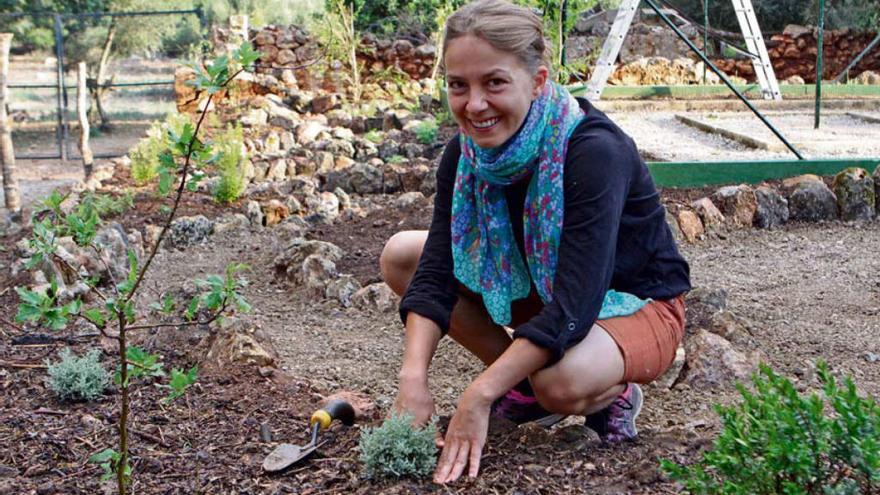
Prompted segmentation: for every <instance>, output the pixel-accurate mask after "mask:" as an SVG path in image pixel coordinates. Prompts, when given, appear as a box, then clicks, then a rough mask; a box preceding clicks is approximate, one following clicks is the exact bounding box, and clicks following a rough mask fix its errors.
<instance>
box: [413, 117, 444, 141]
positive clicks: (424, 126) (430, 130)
mask: <svg viewBox="0 0 880 495" xmlns="http://www.w3.org/2000/svg"><path fill="white" fill-rule="evenodd" d="M438 130H439V126H438V125H437V121H436V120H434V119H427V120H423V121H421V122H419V124H418V125H417V126H416V127H415V128H414V129H413V131H414V132H415V133H416V139H418V141H419V142H420V143H422V144H433V143H434V141H436V140H437V131H438Z"/></svg>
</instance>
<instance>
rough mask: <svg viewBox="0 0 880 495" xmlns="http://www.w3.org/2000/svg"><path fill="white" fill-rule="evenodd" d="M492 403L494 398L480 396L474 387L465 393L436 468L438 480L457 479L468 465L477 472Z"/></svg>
mask: <svg viewBox="0 0 880 495" xmlns="http://www.w3.org/2000/svg"><path fill="white" fill-rule="evenodd" d="M491 406H492V401H489V400H486V399H484V398H482V397H480V394H477V393H475V392H473V391H472V390H471V388H469V389H468V390H465V392H464V394H462V396H461V399H460V400H459V402H458V408H456V410H455V415H453V416H452V421H450V422H449V427H448V428H447V429H446V438H445V441H444V445H443V452H442V453H441V454H440V460H439V462H438V463H437V469H436V470H435V471H434V482H435V483H449V482H451V481H455V480H457V479H458V478H459V477H460V476H461V475H462V474H463V473H464V469H465V467H466V466H467V467H468V476H470V477H472V478H473V477H476V476H477V473H478V472H479V471H480V457H481V456H482V455H483V446H484V445H485V444H486V434H487V432H488V429H489V410H490V409H491Z"/></svg>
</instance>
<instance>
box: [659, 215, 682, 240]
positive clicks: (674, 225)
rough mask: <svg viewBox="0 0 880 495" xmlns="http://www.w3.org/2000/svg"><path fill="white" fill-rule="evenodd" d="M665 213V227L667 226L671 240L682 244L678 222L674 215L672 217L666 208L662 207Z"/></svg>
mask: <svg viewBox="0 0 880 495" xmlns="http://www.w3.org/2000/svg"><path fill="white" fill-rule="evenodd" d="M663 209H664V210H665V211H666V225H668V226H669V231H670V232H672V238H673V239H675V242H677V243H682V242H684V241H685V239H684V234H683V233H682V232H681V227H679V226H678V220H676V219H675V215H673V214H672V213H671V212H670V211H669V210H668V209H666V207H663Z"/></svg>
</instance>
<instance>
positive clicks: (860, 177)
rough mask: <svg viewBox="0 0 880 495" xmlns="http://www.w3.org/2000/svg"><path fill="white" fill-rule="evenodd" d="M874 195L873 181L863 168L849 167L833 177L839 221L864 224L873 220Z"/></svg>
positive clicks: (875, 200)
mask: <svg viewBox="0 0 880 495" xmlns="http://www.w3.org/2000/svg"><path fill="white" fill-rule="evenodd" d="M875 194H876V193H875V191H874V179H872V178H871V176H870V175H869V174H868V171H867V170H865V169H863V168H858V167H851V168H848V169H846V170H844V171H842V172H840V173H838V174H837V175H836V176H834V195H835V196H837V209H838V211H839V212H840V219H841V220H844V221H859V222H864V221H867V220H870V219H872V218H874V210H875V208H876V202H877V199H876V196H875Z"/></svg>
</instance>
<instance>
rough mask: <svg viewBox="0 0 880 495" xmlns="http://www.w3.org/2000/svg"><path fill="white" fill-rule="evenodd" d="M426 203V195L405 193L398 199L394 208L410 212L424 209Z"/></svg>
mask: <svg viewBox="0 0 880 495" xmlns="http://www.w3.org/2000/svg"><path fill="white" fill-rule="evenodd" d="M425 203H426V199H425V195H424V194H422V193H420V192H418V191H416V192H408V193H403V194H401V195H400V196H398V197H397V199H396V200H395V201H394V206H395V207H396V208H399V209H401V210H408V209H411V208H419V207H422V206H424V205H425Z"/></svg>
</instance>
